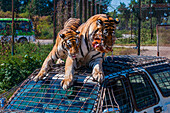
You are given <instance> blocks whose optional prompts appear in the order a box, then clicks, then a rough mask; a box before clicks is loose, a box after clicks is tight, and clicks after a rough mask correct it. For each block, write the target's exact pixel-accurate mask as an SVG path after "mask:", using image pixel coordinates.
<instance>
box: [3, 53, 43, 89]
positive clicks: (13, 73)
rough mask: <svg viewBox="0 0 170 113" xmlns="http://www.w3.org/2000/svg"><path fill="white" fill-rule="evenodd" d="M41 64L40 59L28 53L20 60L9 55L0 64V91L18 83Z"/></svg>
mask: <svg viewBox="0 0 170 113" xmlns="http://www.w3.org/2000/svg"><path fill="white" fill-rule="evenodd" d="M41 65H42V61H41V60H37V59H36V58H34V57H31V56H29V55H25V56H24V57H23V59H22V60H20V58H15V57H11V58H10V59H9V60H8V61H6V62H5V63H2V64H1V65H0V92H2V91H3V90H8V89H10V88H12V87H14V86H16V85H18V84H19V83H20V82H21V81H23V80H24V79H26V78H27V77H28V76H29V75H30V74H31V73H32V72H33V71H34V70H35V69H36V68H38V67H40V66H41Z"/></svg>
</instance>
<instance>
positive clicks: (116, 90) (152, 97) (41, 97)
mask: <svg viewBox="0 0 170 113" xmlns="http://www.w3.org/2000/svg"><path fill="white" fill-rule="evenodd" d="M141 67H143V68H146V70H148V71H149V72H150V73H152V74H155V73H156V74H157V73H158V74H157V75H155V76H154V75H153V76H154V78H155V80H159V78H160V77H161V78H162V77H165V78H166V79H161V80H162V84H161V83H158V84H161V86H166V87H164V89H162V90H163V91H164V93H167V96H169V70H170V66H169V59H166V58H164V57H150V56H127V55H126V56H114V57H106V58H105V60H104V62H103V69H104V73H105V81H104V82H103V84H102V85H100V84H98V83H96V82H93V81H92V78H91V71H92V70H91V69H89V68H84V67H82V68H80V69H78V70H76V72H75V76H74V85H73V87H71V88H69V89H68V90H63V89H62V87H61V86H60V82H61V80H62V79H63V78H64V65H54V66H53V68H52V70H50V71H49V73H48V74H47V76H46V77H45V78H44V80H43V81H38V82H37V83H35V82H34V81H32V77H33V76H35V75H37V74H38V72H39V70H35V71H34V72H33V74H32V75H30V76H29V77H28V79H26V80H25V81H24V82H23V83H22V84H21V85H20V86H19V88H18V89H17V91H16V92H15V93H14V94H13V96H12V97H11V98H10V100H9V101H8V103H7V104H6V106H5V107H4V111H7V112H12V111H15V112H16V110H19V111H18V112H25V111H26V112H56V113H62V112H63V113H65V112H97V113H98V112H99V113H100V112H113V111H120V112H122V113H127V112H132V111H133V110H134V109H135V108H136V109H138V110H141V109H143V108H145V107H147V106H150V105H153V104H155V103H157V102H158V100H159V98H157V96H156V93H155V91H154V90H153V89H154V88H153V86H152V85H151V83H150V81H149V80H148V78H147V77H146V76H147V75H145V74H143V73H142V74H141V72H138V71H137V72H136V71H135V72H136V73H135V74H132V73H134V69H135V70H136V69H140V68H141ZM164 70H165V72H164ZM167 70H168V71H167ZM159 72H163V73H160V74H159ZM123 74H126V75H128V76H125V75H123ZM131 74H132V75H131ZM161 86H160V88H163V87H161ZM144 88H145V89H146V91H143V90H142V89H144ZM141 95H145V96H141ZM1 97H3V96H1ZM146 100H148V101H146ZM143 103H145V104H143Z"/></svg>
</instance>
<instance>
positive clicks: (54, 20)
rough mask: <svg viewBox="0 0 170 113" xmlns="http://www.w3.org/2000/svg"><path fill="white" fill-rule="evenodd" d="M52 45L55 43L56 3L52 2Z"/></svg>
mask: <svg viewBox="0 0 170 113" xmlns="http://www.w3.org/2000/svg"><path fill="white" fill-rule="evenodd" d="M53 34H54V37H53V45H55V41H56V3H55V0H54V15H53Z"/></svg>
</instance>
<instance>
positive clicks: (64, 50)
mask: <svg viewBox="0 0 170 113" xmlns="http://www.w3.org/2000/svg"><path fill="white" fill-rule="evenodd" d="M79 26H80V19H76V18H70V19H68V20H67V21H66V22H65V24H64V29H62V30H61V31H60V32H59V33H58V34H57V39H56V43H55V45H54V47H53V49H52V51H51V52H50V53H49V55H48V56H47V58H46V59H45V61H44V63H43V65H42V67H41V70H40V72H39V73H38V75H37V76H35V77H34V79H33V80H34V81H38V80H41V79H43V77H44V76H45V75H46V73H47V72H48V71H49V69H50V68H51V66H52V65H53V64H54V63H55V62H56V61H57V59H59V58H61V59H69V60H70V59H71V61H69V60H66V65H65V75H66V76H68V75H69V74H70V73H71V72H70V71H72V68H71V69H70V63H72V60H73V59H75V57H76V55H77V54H78V53H79V46H80V38H79V37H78V34H79V33H80V32H78V31H76V30H77V28H78V27H79Z"/></svg>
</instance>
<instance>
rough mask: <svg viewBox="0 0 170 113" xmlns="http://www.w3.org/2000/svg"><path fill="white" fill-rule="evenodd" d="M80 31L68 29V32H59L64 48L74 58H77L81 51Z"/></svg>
mask: <svg viewBox="0 0 170 113" xmlns="http://www.w3.org/2000/svg"><path fill="white" fill-rule="evenodd" d="M79 33H80V32H79V31H73V30H66V32H64V33H62V34H59V36H60V38H62V39H63V41H62V46H63V48H64V49H65V50H67V52H68V55H69V56H70V57H71V58H73V59H74V58H76V55H77V54H78V53H79V46H80V43H81V40H80V38H79V37H78V34H79Z"/></svg>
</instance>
